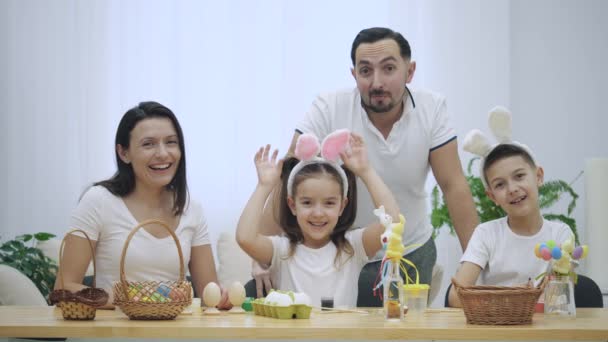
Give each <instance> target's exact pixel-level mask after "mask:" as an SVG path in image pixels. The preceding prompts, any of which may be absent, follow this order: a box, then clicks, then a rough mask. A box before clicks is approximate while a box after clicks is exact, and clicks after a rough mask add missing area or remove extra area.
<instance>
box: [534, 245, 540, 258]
mask: <svg viewBox="0 0 608 342" xmlns="http://www.w3.org/2000/svg"><path fill="white" fill-rule="evenodd" d="M534 255H536V257H537V258H540V257H541V255H540V243H537V244H536V246H534Z"/></svg>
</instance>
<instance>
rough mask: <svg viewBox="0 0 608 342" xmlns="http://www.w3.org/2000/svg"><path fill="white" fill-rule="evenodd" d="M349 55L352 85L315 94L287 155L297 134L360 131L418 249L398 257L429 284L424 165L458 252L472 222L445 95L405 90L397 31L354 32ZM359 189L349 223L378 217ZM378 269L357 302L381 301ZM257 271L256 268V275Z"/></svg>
mask: <svg viewBox="0 0 608 342" xmlns="http://www.w3.org/2000/svg"><path fill="white" fill-rule="evenodd" d="M351 59H352V62H353V68H352V69H351V73H352V75H353V77H354V78H355V81H356V83H357V88H356V89H351V90H344V91H337V92H332V93H327V94H322V95H320V96H319V97H318V98H317V99H316V100H315V101H314V103H313V106H312V108H311V109H310V111H309V112H308V113H307V114H306V117H305V118H304V120H303V121H302V122H301V123H300V124H298V126H297V129H296V133H295V134H294V137H293V140H292V144H291V148H290V153H293V150H294V148H295V142H296V141H297V137H298V136H299V135H300V134H302V133H312V134H315V135H316V136H317V137H318V138H319V139H320V140H321V139H323V138H324V137H325V136H326V135H328V134H329V133H331V132H332V131H334V130H336V129H339V128H348V129H350V130H351V131H353V132H356V133H358V134H360V135H362V136H363V139H364V141H365V143H366V144H367V146H368V153H369V158H370V162H371V164H372V165H373V166H374V168H375V169H376V170H377V171H378V173H379V174H380V176H381V177H382V178H383V180H384V181H385V183H386V184H387V185H388V186H389V188H391V190H392V191H393V194H394V195H395V197H396V199H397V201H398V203H399V207H400V210H401V212H402V213H403V214H404V216H405V218H406V220H407V223H406V226H405V231H404V234H403V242H404V244H405V245H406V246H408V245H415V246H416V247H414V248H411V249H408V250H407V253H408V254H406V255H405V256H404V257H405V258H406V259H408V260H410V261H412V262H413V263H414V264H415V265H416V266H417V268H418V271H419V272H420V282H421V283H426V284H430V281H431V277H432V269H433V265H434V264H435V261H436V259H437V251H436V248H435V243H434V241H433V239H432V238H431V234H432V228H431V225H430V222H429V215H428V212H427V194H426V192H425V189H424V185H425V181H426V178H427V175H428V171H429V168H430V169H432V171H433V174H434V176H435V178H436V179H437V183H438V184H439V186H440V187H441V190H442V192H443V194H444V196H445V200H446V202H447V205H448V210H449V212H450V216H451V218H452V221H453V222H454V226H455V228H456V233H457V235H458V239H459V241H460V245H461V247H462V248H463V250H464V249H466V246H467V243H468V241H469V238H470V237H471V234H472V232H473V229H474V228H475V227H476V226H477V224H478V218H477V213H476V211H475V206H474V204H473V199H472V197H471V192H470V189H469V187H468V184H467V182H466V179H465V177H464V175H463V173H462V167H461V164H460V159H459V157H458V147H457V141H456V134H455V132H454V129H453V128H452V127H451V126H450V124H449V120H448V115H447V110H446V104H445V100H444V99H443V97H441V96H439V95H436V94H433V93H430V92H426V91H410V90H409V89H408V88H407V83H410V82H411V80H412V78H413V77H414V72H415V71H416V62H415V61H412V60H411V50H410V46H409V43H408V42H407V40H406V39H405V38H404V37H403V36H402V35H401V34H400V33H398V32H394V31H392V30H391V29H388V28H378V27H376V28H369V29H365V30H363V31H361V32H359V34H358V35H357V37H356V38H355V40H354V41H353V45H352V49H351ZM359 182H360V180H359ZM358 189H359V191H358V193H359V194H358V210H357V220H356V221H355V225H354V226H355V227H362V226H364V225H367V224H369V223H370V222H374V220H375V219H376V218H375V217H374V216H373V209H374V208H373V205H372V203H373V202H372V200H371V198H370V195H369V193H368V192H367V191H366V190H365V187H364V186H363V185H362V184H359V186H358ZM269 207H272V206H269ZM272 221H273V220H272V214H271V213H269V214H268V215H267V219H266V222H265V226H266V227H271V228H270V229H267V233H269V234H272V233H275V234H276V233H277V232H279V231H280V228H279V227H278V225H277V224H276V223H274V224H273V223H272ZM379 267H380V261H379V260H378V261H374V262H370V263H369V264H367V265H366V266H365V268H364V269H363V271H361V275H360V278H359V284H358V286H359V298H358V300H357V306H365V307H369V306H381V305H382V301H381V300H380V298H379V296H377V295H376V296H375V295H373V293H372V288H373V285H374V282H375V281H376V277H377V275H378V272H379ZM258 271H259V270H257V269H256V268H255V267H254V274H256V273H258ZM408 273H409V274H410V277H412V279H416V278H415V276H416V275H415V271H414V270H412V269H409V270H408ZM266 278H267V277H266ZM263 281H265V283H264V284H263ZM263 281H262V278H259V277H258V278H257V287H258V295H261V289H262V285H264V286H265V287H267V288H268V285H269V284H268V280H267V279H264V280H263Z"/></svg>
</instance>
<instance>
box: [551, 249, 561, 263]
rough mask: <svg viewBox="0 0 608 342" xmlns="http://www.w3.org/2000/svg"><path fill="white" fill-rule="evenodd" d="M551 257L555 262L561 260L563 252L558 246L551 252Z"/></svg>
mask: <svg viewBox="0 0 608 342" xmlns="http://www.w3.org/2000/svg"><path fill="white" fill-rule="evenodd" d="M551 257H552V258H553V259H555V260H559V259H561V257H562V250H561V249H560V248H559V247H557V246H555V247H553V250H552V251H551Z"/></svg>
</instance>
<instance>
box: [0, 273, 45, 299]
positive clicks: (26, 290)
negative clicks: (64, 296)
mask: <svg viewBox="0 0 608 342" xmlns="http://www.w3.org/2000/svg"><path fill="white" fill-rule="evenodd" d="M0 305H48V304H47V302H46V300H45V299H44V297H43V296H42V293H40V291H39V290H38V288H37V287H36V285H34V283H33V282H32V281H31V280H30V278H28V277H26V276H25V275H24V274H23V273H21V272H19V271H18V270H16V269H14V268H12V267H10V266H8V265H0Z"/></svg>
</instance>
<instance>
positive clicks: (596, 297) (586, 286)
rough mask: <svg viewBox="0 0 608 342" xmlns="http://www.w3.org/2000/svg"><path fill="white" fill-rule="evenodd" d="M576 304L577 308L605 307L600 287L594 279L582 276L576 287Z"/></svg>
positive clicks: (579, 276)
mask: <svg viewBox="0 0 608 342" xmlns="http://www.w3.org/2000/svg"><path fill="white" fill-rule="evenodd" d="M574 302H575V303H576V307H577V308H603V307H604V298H603V296H602V291H601V290H600V288H599V286H597V284H596V283H595V281H593V279H591V278H589V277H586V276H584V275H580V274H579V275H578V281H577V282H576V285H574Z"/></svg>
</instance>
